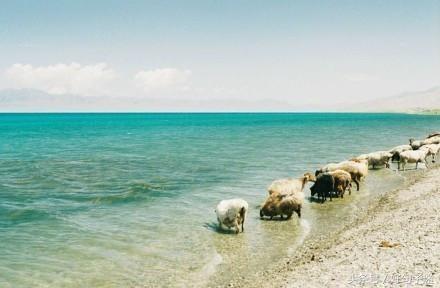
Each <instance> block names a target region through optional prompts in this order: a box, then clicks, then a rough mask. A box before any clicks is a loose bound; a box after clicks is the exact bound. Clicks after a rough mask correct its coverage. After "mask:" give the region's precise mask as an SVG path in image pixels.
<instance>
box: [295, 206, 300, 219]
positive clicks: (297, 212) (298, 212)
mask: <svg viewBox="0 0 440 288" xmlns="http://www.w3.org/2000/svg"><path fill="white" fill-rule="evenodd" d="M296 214H298V217H299V218H301V206H299V207H298V210H296Z"/></svg>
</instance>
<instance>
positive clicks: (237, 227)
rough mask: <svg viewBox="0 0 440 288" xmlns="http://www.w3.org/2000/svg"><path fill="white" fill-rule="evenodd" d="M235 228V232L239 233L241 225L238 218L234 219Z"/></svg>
mask: <svg viewBox="0 0 440 288" xmlns="http://www.w3.org/2000/svg"><path fill="white" fill-rule="evenodd" d="M234 228H235V234H238V232H240V226H239V225H238V221H237V219H235V221H234Z"/></svg>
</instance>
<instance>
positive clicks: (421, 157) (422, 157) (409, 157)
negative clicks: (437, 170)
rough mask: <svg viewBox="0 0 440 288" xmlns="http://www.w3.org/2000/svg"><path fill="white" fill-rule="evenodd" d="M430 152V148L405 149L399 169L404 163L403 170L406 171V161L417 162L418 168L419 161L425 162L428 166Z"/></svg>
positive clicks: (401, 155) (401, 154)
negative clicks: (427, 159)
mask: <svg viewBox="0 0 440 288" xmlns="http://www.w3.org/2000/svg"><path fill="white" fill-rule="evenodd" d="M429 153H430V151H429V150H428V149H422V150H416V151H414V150H408V151H404V152H402V153H400V161H399V164H398V168H397V169H399V170H400V165H401V164H402V168H403V171H405V166H406V163H416V169H417V166H418V164H419V162H423V163H425V165H426V167H428V163H427V161H426V158H427V157H428V154H429Z"/></svg>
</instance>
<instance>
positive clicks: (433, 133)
mask: <svg viewBox="0 0 440 288" xmlns="http://www.w3.org/2000/svg"><path fill="white" fill-rule="evenodd" d="M436 136H440V131H436V132H432V133H431V134H429V135H428V137H426V139H429V138H432V137H436Z"/></svg>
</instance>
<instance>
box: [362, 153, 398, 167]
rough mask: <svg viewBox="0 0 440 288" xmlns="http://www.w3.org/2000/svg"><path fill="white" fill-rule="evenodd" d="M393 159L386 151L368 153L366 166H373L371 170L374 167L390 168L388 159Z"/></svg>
mask: <svg viewBox="0 0 440 288" xmlns="http://www.w3.org/2000/svg"><path fill="white" fill-rule="evenodd" d="M391 157H393V154H391V153H390V152H388V151H377V152H372V153H368V157H367V160H368V164H369V165H371V166H373V169H374V168H376V166H383V165H385V167H386V168H390V159H391Z"/></svg>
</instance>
